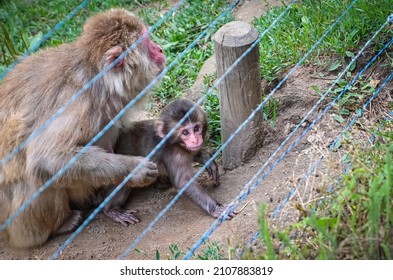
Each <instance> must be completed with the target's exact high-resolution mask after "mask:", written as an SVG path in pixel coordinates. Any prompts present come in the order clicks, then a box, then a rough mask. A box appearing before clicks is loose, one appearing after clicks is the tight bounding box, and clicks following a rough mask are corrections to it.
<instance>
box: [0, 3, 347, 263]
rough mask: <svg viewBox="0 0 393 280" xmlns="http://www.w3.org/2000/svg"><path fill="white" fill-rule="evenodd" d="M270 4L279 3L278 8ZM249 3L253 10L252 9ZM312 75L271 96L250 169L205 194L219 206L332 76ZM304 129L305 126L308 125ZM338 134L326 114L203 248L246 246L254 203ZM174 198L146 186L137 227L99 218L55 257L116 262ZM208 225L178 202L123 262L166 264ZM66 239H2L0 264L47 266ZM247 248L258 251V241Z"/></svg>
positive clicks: (270, 197)
mask: <svg viewBox="0 0 393 280" xmlns="http://www.w3.org/2000/svg"><path fill="white" fill-rule="evenodd" d="M271 2H273V3H274V4H278V3H279V1H271ZM252 4H255V5H258V6H252ZM265 8H266V7H265V4H264V1H244V3H243V5H242V6H240V7H239V8H238V9H237V11H236V13H235V16H236V17H237V18H242V19H243V20H244V19H246V20H247V19H250V18H251V19H252V18H253V17H254V16H259V15H260V14H261V13H263V11H264V9H265ZM255 11H258V13H256V12H255ZM315 72H316V70H315V69H312V68H308V67H300V68H299V69H298V71H296V72H295V74H294V75H292V77H291V78H290V79H289V80H288V81H287V83H286V84H285V85H284V86H283V87H282V88H281V89H280V90H279V91H278V92H277V93H276V94H275V98H276V99H279V100H280V103H279V108H278V118H277V122H276V125H275V128H274V129H273V128H270V125H269V124H268V123H267V124H266V135H265V138H264V145H263V148H262V149H260V150H259V152H258V153H257V154H256V155H255V156H254V157H253V158H252V159H251V160H250V161H249V162H247V163H244V165H243V166H241V167H239V168H237V169H235V170H232V171H227V172H224V170H223V169H221V173H222V175H221V186H219V187H217V188H214V187H209V186H208V187H207V189H208V191H209V192H210V193H211V194H212V196H213V197H214V198H216V199H217V200H218V201H220V202H221V203H230V202H231V201H232V200H233V199H234V198H235V197H236V196H237V195H238V193H239V192H240V190H242V189H243V188H244V186H245V185H246V184H247V182H248V181H249V180H250V179H251V178H252V177H253V176H254V174H255V173H256V172H257V171H258V169H260V168H261V166H262V165H263V164H264V163H265V162H266V160H267V159H268V158H269V157H270V155H271V154H272V152H273V151H275V149H276V148H277V147H278V146H279V145H280V144H281V143H282V141H283V140H284V139H285V138H286V137H287V135H289V133H290V132H291V131H292V130H293V128H294V127H295V126H296V125H297V124H298V123H299V121H300V120H301V119H302V118H303V117H304V116H305V115H306V113H307V112H308V111H309V110H310V109H311V108H312V107H313V106H314V104H315V103H316V102H317V100H318V99H319V95H318V94H317V93H316V92H315V91H314V90H312V88H311V86H318V88H319V89H320V90H321V91H323V90H324V89H327V88H328V87H329V85H330V83H331V82H332V80H334V77H331V76H329V75H328V73H325V74H326V75H325V76H324V78H323V79H321V78H319V76H318V75H317V74H316V73H315ZM204 73H208V71H206V69H205V70H202V73H201V76H203V74H204ZM196 84H198V81H197V83H196ZM199 87H200V86H198V85H196V86H195V87H193V89H192V90H191V91H192V92H191V91H190V92H189V93H188V97H190V98H192V97H196V96H198V94H199V93H198V92H196V91H197V88H199ZM266 90H268V88H266ZM319 112H320V111H319V110H317V112H315V113H314V114H313V115H312V116H311V119H313V118H315V116H316V114H317V113H319ZM308 124H309V122H307V123H306V125H308ZM306 125H305V126H304V127H302V129H300V131H299V133H301V132H302V131H303V130H304V129H305V127H306ZM340 129H342V127H341V125H340V124H339V123H338V122H336V121H334V120H333V118H332V117H331V115H328V116H326V117H325V118H324V119H323V122H321V125H318V126H317V127H316V128H314V129H312V130H311V131H310V132H309V133H308V134H307V135H306V136H305V137H304V138H303V139H302V140H301V141H300V143H299V144H297V145H296V146H295V147H294V148H293V149H292V151H291V152H290V153H289V154H288V155H287V156H286V157H285V158H284V159H283V160H282V161H281V162H280V163H279V164H278V165H277V166H276V167H275V168H274V169H273V170H272V172H270V174H269V175H268V176H267V177H266V178H265V179H264V180H263V181H262V183H261V184H260V185H258V187H257V188H256V189H255V191H253V192H252V193H251V194H250V195H249V197H248V198H247V199H246V200H245V201H243V202H242V203H240V205H239V206H238V207H237V211H239V210H240V209H241V208H242V206H243V205H245V203H246V201H249V200H250V201H249V203H248V205H247V206H246V207H245V208H244V209H243V210H242V211H241V212H240V213H239V214H238V215H237V216H236V217H235V218H234V219H233V220H231V221H227V222H225V223H223V224H222V225H221V226H220V227H219V228H218V229H217V230H216V231H215V232H214V233H213V234H212V235H211V236H210V238H209V242H214V241H219V244H220V245H221V248H223V254H224V258H229V255H228V254H227V252H226V249H225V248H228V247H230V248H234V247H236V246H238V245H243V244H245V243H247V242H248V241H249V240H250V238H251V237H252V236H253V235H254V234H255V232H256V231H257V230H258V224H257V218H258V206H259V204H260V203H262V202H263V203H266V204H267V206H268V211H269V212H271V211H273V210H274V209H275V208H276V207H277V206H278V205H279V203H280V202H281V201H282V200H283V199H284V198H285V197H286V196H287V195H288V193H289V192H290V191H291V190H292V189H293V187H294V186H296V184H297V182H298V181H299V180H300V179H301V178H303V176H304V174H306V173H307V172H308V170H309V168H310V167H311V166H312V165H313V164H314V162H315V161H316V160H318V159H319V158H320V156H321V155H322V154H324V153H326V151H327V147H328V145H329V144H330V143H331V141H332V140H333V139H334V138H335V137H336V136H337V135H338V132H339V131H340ZM293 139H294V138H293ZM284 150H285V149H284ZM284 150H282V151H284ZM282 151H281V152H280V153H279V155H281V153H282ZM336 156H338V157H340V154H339V153H337V154H336ZM274 161H275V160H273V161H271V162H274ZM218 163H220V160H218ZM331 165H332V164H331V162H330V161H324V163H322V164H321V165H320V166H319V167H318V168H317V171H316V172H314V173H313V175H312V176H310V177H309V179H308V180H307V182H306V183H305V184H303V185H301V186H300V189H299V191H298V192H297V194H296V195H295V196H294V198H293V199H291V200H290V201H289V203H287V205H286V206H285V207H284V208H283V209H282V210H281V211H280V213H279V215H277V216H276V217H275V218H274V219H273V220H272V223H276V224H278V225H283V224H286V223H288V222H290V221H293V220H296V218H297V215H298V213H297V211H296V210H294V205H295V204H298V203H300V204H302V205H306V204H307V202H309V201H311V200H312V199H313V196H314V194H315V193H316V192H319V187H320V186H321V185H322V184H326V183H328V182H324V180H326V178H328V177H329V176H322V175H326V172H327V171H326V170H332V169H334V168H331V167H332V166H331ZM327 167H330V168H327ZM265 170H267V169H265ZM201 181H202V182H204V183H206V185H209V179H208V177H207V176H206V174H204V175H203V176H202V178H201ZM175 195H176V191H175V190H174V189H173V188H169V189H166V190H159V189H157V188H154V187H148V188H145V189H139V190H136V191H135V193H134V195H133V196H132V198H131V200H130V201H129V206H130V207H131V208H136V209H139V210H140V217H141V222H140V223H138V224H136V225H130V226H129V227H124V226H122V225H120V224H118V223H115V222H113V221H112V220H110V219H109V218H107V217H106V216H104V215H103V214H99V215H98V216H97V217H96V218H95V219H94V220H93V221H92V222H91V223H90V224H89V225H88V226H87V228H86V229H85V230H83V231H82V232H81V233H80V234H79V235H78V236H77V237H76V239H75V240H74V241H73V242H72V243H71V245H69V246H68V247H67V248H66V249H65V250H64V251H63V252H62V253H61V255H60V256H59V259H117V258H119V256H120V255H122V253H123V252H124V250H125V249H126V248H128V246H130V244H132V243H133V242H134V240H135V238H136V237H137V236H138V235H140V234H141V233H142V231H143V230H144V229H145V228H146V227H147V226H148V225H149V224H150V223H151V222H152V220H153V219H154V218H155V217H156V216H157V214H158V213H159V212H160V211H161V210H162V209H164V208H165V207H166V205H167V204H168V203H169V202H170V201H171V200H172V198H173V197H174V196H175ZM213 221H214V219H213V218H211V217H209V216H207V214H206V213H205V212H203V211H202V210H201V209H200V208H199V207H198V206H196V205H195V204H193V203H192V202H191V201H190V200H189V199H188V198H186V197H182V198H181V199H180V200H179V201H178V202H177V203H175V204H174V205H173V207H171V209H170V210H169V211H168V212H167V213H166V214H165V215H164V216H163V217H162V218H161V219H160V220H159V221H158V222H157V223H156V224H155V225H154V226H153V228H152V230H151V231H149V232H148V233H147V234H146V235H145V236H144V238H143V239H142V240H141V241H140V242H139V243H138V244H137V246H136V248H137V249H138V251H135V250H134V251H132V252H131V253H130V254H129V255H128V256H127V258H128V259H155V256H156V250H158V251H159V252H160V255H161V258H166V255H167V254H169V255H170V256H171V254H170V252H169V245H170V244H171V243H175V244H177V245H178V246H179V247H180V249H181V250H182V251H183V252H187V248H191V247H192V246H193V245H194V244H195V242H196V241H197V240H198V239H199V238H200V237H201V236H202V234H203V233H204V232H205V231H206V230H207V229H208V228H209V227H210V225H211V223H212V222H213ZM68 237H69V235H64V236H59V237H56V238H53V239H52V240H50V241H49V242H48V243H47V244H45V245H44V246H42V247H40V248H37V249H32V250H14V249H10V248H9V247H8V245H7V244H6V243H5V242H4V241H3V240H0V259H47V258H49V257H50V256H51V255H52V254H53V253H54V252H55V251H56V250H57V249H58V248H59V247H60V246H61V245H62V244H63V242H64V241H65V240H66V239H67V238H68ZM253 246H255V247H258V246H259V244H258V241H256V242H255V243H254V244H253ZM202 248H203V246H202V247H201V248H200V249H199V250H197V252H196V253H197V254H201V250H202Z"/></svg>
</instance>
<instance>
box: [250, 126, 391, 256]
mask: <svg viewBox="0 0 393 280" xmlns="http://www.w3.org/2000/svg"><path fill="white" fill-rule="evenodd" d="M378 135H379V136H378V141H377V142H376V144H375V146H370V145H367V143H359V142H358V141H357V143H356V144H355V143H348V145H350V148H351V150H352V151H353V153H354V154H353V155H352V161H351V163H352V166H351V169H350V171H349V172H348V173H347V174H345V175H344V176H343V179H342V180H341V181H340V183H339V184H338V186H335V188H334V192H333V193H325V194H324V196H325V198H322V197H321V199H320V200H319V201H318V202H315V203H313V204H312V205H310V208H309V209H302V211H303V212H304V213H305V216H304V217H303V218H302V219H301V221H300V222H298V223H295V224H292V225H291V226H290V227H288V228H287V229H285V230H282V231H277V230H272V232H270V231H269V227H268V221H267V219H266V218H265V211H264V208H261V218H260V225H261V230H260V232H261V240H262V242H263V244H264V245H265V246H264V247H265V249H264V250H263V251H262V252H258V253H257V254H256V255H255V252H254V255H252V257H251V256H247V258H262V259H366V260H367V259H392V254H393V245H392V244H393V232H392V228H393V208H392V207H393V192H392V187H393V158H392V155H393V126H392V123H391V122H390V123H389V124H387V127H386V128H385V132H383V133H378ZM272 244H275V246H274V248H273V245H272Z"/></svg>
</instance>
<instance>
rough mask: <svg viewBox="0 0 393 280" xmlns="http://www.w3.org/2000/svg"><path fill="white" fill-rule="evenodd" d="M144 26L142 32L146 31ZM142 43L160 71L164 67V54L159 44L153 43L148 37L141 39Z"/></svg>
mask: <svg viewBox="0 0 393 280" xmlns="http://www.w3.org/2000/svg"><path fill="white" fill-rule="evenodd" d="M146 32H147V30H146V28H145V29H144V30H143V33H146ZM143 44H144V45H145V46H146V48H147V51H148V55H149V58H150V60H151V61H153V62H154V63H155V64H156V65H157V66H158V67H159V68H160V70H161V71H162V70H163V69H164V67H165V55H164V52H163V50H162V48H161V47H160V45H158V44H156V43H154V42H153V41H152V40H150V38H149V37H146V38H145V40H144V41H143Z"/></svg>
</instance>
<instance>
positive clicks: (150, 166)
mask: <svg viewBox="0 0 393 280" xmlns="http://www.w3.org/2000/svg"><path fill="white" fill-rule="evenodd" d="M157 176H158V169H157V164H155V163H154V162H152V161H146V162H144V165H143V166H142V168H141V169H139V171H138V172H137V173H136V174H135V175H134V177H133V178H132V179H131V180H130V181H129V183H128V184H127V185H128V186H131V187H144V186H148V185H151V184H152V183H154V182H155V181H156V180H157Z"/></svg>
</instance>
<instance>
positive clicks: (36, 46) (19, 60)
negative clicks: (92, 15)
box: [0, 0, 90, 81]
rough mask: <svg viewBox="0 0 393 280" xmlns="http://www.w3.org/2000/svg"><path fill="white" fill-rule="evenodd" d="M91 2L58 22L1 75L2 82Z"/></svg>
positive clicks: (81, 5) (78, 7)
mask: <svg viewBox="0 0 393 280" xmlns="http://www.w3.org/2000/svg"><path fill="white" fill-rule="evenodd" d="M89 2H90V0H85V1H83V2H82V3H81V4H80V5H79V6H77V7H76V8H75V9H74V10H72V11H71V12H70V13H69V14H68V15H67V16H65V17H64V18H63V19H62V20H61V21H60V22H58V23H57V24H56V25H55V26H54V27H53V28H52V29H51V30H49V31H48V33H46V34H45V35H44V36H42V38H41V39H40V40H38V41H37V42H36V43H35V44H34V45H33V46H31V47H30V48H29V49H28V50H27V51H26V52H24V53H23V54H22V55H21V56H20V57H19V58H18V60H17V61H15V62H14V63H12V64H11V65H10V66H9V67H8V68H7V69H6V70H4V71H3V72H1V73H0V81H1V80H2V79H3V78H4V76H5V75H7V73H8V72H10V71H11V70H12V69H14V67H15V66H16V65H17V64H18V63H20V62H21V61H22V60H23V59H25V58H26V57H28V56H29V55H30V54H32V53H33V52H35V51H36V50H37V49H38V48H39V47H40V46H41V44H42V43H44V42H45V41H46V40H48V39H49V38H50V37H52V36H53V34H55V33H56V31H57V30H59V29H60V28H62V27H63V26H64V25H65V23H66V22H67V21H69V20H70V19H71V18H73V17H74V16H75V15H76V14H77V13H78V12H79V11H80V10H82V9H83V8H84V7H86V6H87V4H89Z"/></svg>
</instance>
